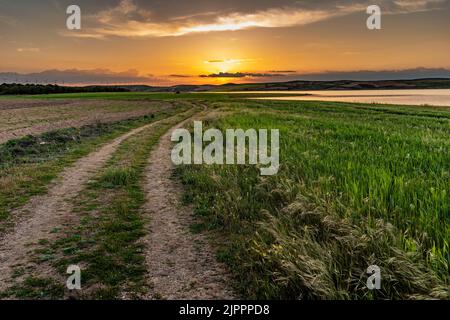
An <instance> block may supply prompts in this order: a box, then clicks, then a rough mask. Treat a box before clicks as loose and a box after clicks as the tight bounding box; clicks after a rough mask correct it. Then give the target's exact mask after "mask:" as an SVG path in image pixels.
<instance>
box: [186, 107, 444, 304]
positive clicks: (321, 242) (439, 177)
mask: <svg viewBox="0 0 450 320" xmlns="http://www.w3.org/2000/svg"><path fill="white" fill-rule="evenodd" d="M215 105H216V106H222V107H223V108H224V109H226V110H229V111H233V110H234V111H235V112H236V113H235V114H233V115H228V116H225V117H224V118H222V119H220V120H217V121H213V122H212V123H210V124H209V125H210V126H213V127H216V128H220V129H222V130H225V129H227V128H233V129H235V128H242V129H249V128H256V129H258V128H264V129H279V130H280V135H281V137H280V139H281V140H280V148H281V154H280V158H281V159H280V162H281V167H280V172H279V174H278V175H277V176H273V177H261V176H260V175H259V170H258V169H257V168H256V167H252V166H229V165H224V166H187V167H180V168H179V170H178V173H179V174H180V175H181V178H182V181H183V183H184V184H185V186H186V188H185V190H186V194H185V196H184V198H185V200H186V201H189V202H193V204H194V206H195V211H196V214H197V215H198V216H199V218H200V219H201V220H202V221H203V222H204V223H205V224H206V225H207V226H208V228H210V229H215V230H217V231H218V232H220V233H221V235H222V236H223V237H224V238H225V240H224V241H223V243H222V245H221V248H220V256H221V258H222V259H223V260H225V261H226V262H227V264H228V265H229V266H230V269H231V270H232V271H233V272H234V274H235V275H236V279H237V280H238V284H239V285H240V288H241V290H242V294H243V296H244V297H246V298H251V299H254V298H269V299H298V298H305V299H388V298H392V299H406V298H425V297H434V298H447V299H448V298H450V293H449V289H448V285H449V282H450V280H449V264H450V255H449V254H450V250H449V240H450V219H449V215H448V213H449V210H450V197H449V192H450V140H449V139H448V137H449V136H450V111H449V110H447V109H438V108H434V109H433V108H421V107H404V106H386V105H370V106H367V105H363V104H347V103H328V102H271V101H267V102H264V103H261V102H240V103H239V104H235V103H233V104H231V103H227V102H224V101H217V102H215ZM243 108H245V109H243ZM372 264H376V265H378V266H380V267H381V269H382V277H383V279H384V280H383V285H382V287H383V288H382V290H380V291H377V292H371V291H369V290H367V288H366V286H365V282H366V280H367V274H366V270H367V268H368V267H369V266H370V265H372Z"/></svg>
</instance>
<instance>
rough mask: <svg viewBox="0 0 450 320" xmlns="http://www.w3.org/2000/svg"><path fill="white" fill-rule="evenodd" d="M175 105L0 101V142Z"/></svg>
mask: <svg viewBox="0 0 450 320" xmlns="http://www.w3.org/2000/svg"><path fill="white" fill-rule="evenodd" d="M173 107H174V106H173V105H172V104H169V103H165V102H156V101H136V102H129V101H100V100H71V101H66V100H62V101H61V100H51V101H40V100H15V99H12V100H0V144H1V143H4V142H6V141H8V140H11V139H17V138H20V137H24V136H27V135H39V134H42V133H45V132H49V131H53V130H58V129H63V128H69V127H75V128H78V127H81V126H84V125H89V124H95V123H111V122H116V121H120V120H125V119H131V118H137V117H141V116H145V115H150V114H153V113H156V112H158V111H161V110H163V109H170V108H173Z"/></svg>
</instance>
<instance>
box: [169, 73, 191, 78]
mask: <svg viewBox="0 0 450 320" xmlns="http://www.w3.org/2000/svg"><path fill="white" fill-rule="evenodd" d="M169 77H172V78H192V76H189V75H186V74H171V75H169Z"/></svg>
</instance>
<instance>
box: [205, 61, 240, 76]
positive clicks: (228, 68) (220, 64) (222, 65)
mask: <svg viewBox="0 0 450 320" xmlns="http://www.w3.org/2000/svg"><path fill="white" fill-rule="evenodd" d="M204 63H205V65H206V68H207V71H208V72H211V73H226V72H235V71H237V69H238V67H239V66H240V65H241V63H242V60H240V59H213V60H208V61H205V62H204Z"/></svg>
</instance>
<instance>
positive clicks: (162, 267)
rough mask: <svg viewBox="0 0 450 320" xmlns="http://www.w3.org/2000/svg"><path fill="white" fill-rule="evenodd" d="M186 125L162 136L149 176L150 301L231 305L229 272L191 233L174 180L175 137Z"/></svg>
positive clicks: (189, 215)
mask: <svg viewBox="0 0 450 320" xmlns="http://www.w3.org/2000/svg"><path fill="white" fill-rule="evenodd" d="M190 120H192V119H190ZM186 123H187V122H186V121H185V122H183V123H180V124H178V125H177V126H175V127H173V128H172V129H171V130H169V132H167V133H166V134H165V135H164V136H162V138H161V139H160V142H159V145H158V146H157V148H156V149H155V150H154V151H153V152H152V155H151V158H150V164H149V167H148V169H147V171H146V175H145V186H144V190H145V193H146V194H147V202H146V204H145V206H144V208H143V211H144V215H146V216H147V218H148V220H149V221H150V223H149V226H148V228H149V230H148V234H147V237H146V238H145V239H144V244H145V247H146V257H145V258H146V264H147V268H148V272H149V275H148V279H147V281H148V284H149V286H150V288H151V289H150V295H149V296H147V297H146V298H147V299H230V298H233V293H232V291H231V290H230V288H229V287H228V286H227V284H229V283H230V282H229V281H228V275H227V273H226V271H225V268H224V266H223V265H221V264H220V263H218V262H217V261H216V258H215V253H214V251H213V250H212V249H211V248H210V246H209V244H208V241H207V239H205V237H204V236H202V235H201V234H193V233H192V232H191V231H190V226H191V225H192V223H193V218H192V216H193V214H192V210H191V208H190V207H186V206H182V204H181V203H180V195H181V193H182V190H181V187H180V186H179V185H178V184H177V182H175V181H174V180H173V179H171V175H172V169H173V165H172V161H171V157H170V153H171V148H172V142H171V141H170V137H171V133H172V131H173V130H175V129H177V128H180V127H182V126H183V125H184V124H186Z"/></svg>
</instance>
